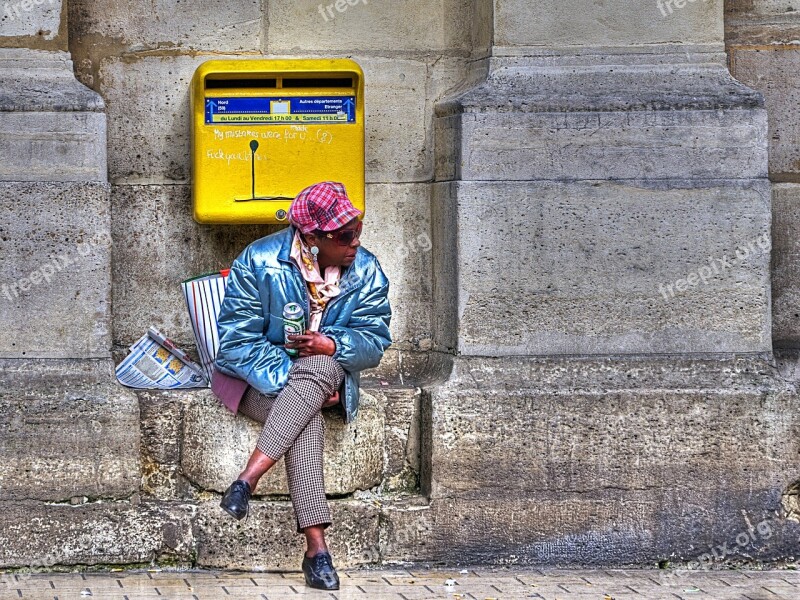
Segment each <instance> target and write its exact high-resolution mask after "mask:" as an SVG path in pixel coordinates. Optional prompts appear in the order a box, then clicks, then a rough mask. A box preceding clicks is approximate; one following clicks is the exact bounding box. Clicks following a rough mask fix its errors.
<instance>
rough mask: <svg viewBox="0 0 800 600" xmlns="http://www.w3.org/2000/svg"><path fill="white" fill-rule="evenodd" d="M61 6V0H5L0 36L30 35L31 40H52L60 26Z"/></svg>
mask: <svg viewBox="0 0 800 600" xmlns="http://www.w3.org/2000/svg"><path fill="white" fill-rule="evenodd" d="M61 8H62V0H47V1H45V0H39V1H35V0H30V1H29V2H24V1H22V0H14V1H9V2H6V3H5V4H4V5H3V13H2V16H0V38H11V37H30V38H32V39H31V41H32V42H33V40H35V39H37V38H43V39H45V40H54V39H55V38H56V37H58V34H59V30H60V28H61ZM34 43H35V42H34ZM31 45H33V44H31Z"/></svg>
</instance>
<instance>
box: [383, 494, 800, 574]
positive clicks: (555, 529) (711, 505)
mask: <svg viewBox="0 0 800 600" xmlns="http://www.w3.org/2000/svg"><path fill="white" fill-rule="evenodd" d="M687 500H688V499H687V498H684V497H682V496H681V494H680V493H678V492H676V493H674V494H669V495H667V496H666V497H664V498H654V497H653V494H652V493H650V492H631V493H620V492H617V493H614V494H612V495H610V496H606V497H593V496H592V495H589V494H578V493H574V494H572V495H566V494H562V495H557V496H551V497H541V496H537V497H535V498H528V499H523V498H520V499H510V498H485V499H480V500H463V499H458V498H442V499H435V500H432V501H431V502H430V504H426V503H424V502H423V501H414V502H411V503H408V504H406V505H404V504H401V503H397V504H394V505H392V506H388V507H384V509H383V510H382V512H381V551H382V554H381V556H382V562H383V564H392V563H405V564H408V563H428V562H430V563H432V564H434V565H449V566H455V565H470V564H491V565H509V566H510V565H540V566H565V567H572V568H574V566H575V565H583V566H592V567H623V566H624V567H627V566H635V567H637V568H641V567H643V566H648V565H650V566H653V567H655V566H657V565H658V564H659V563H660V562H661V561H664V560H668V561H669V562H670V563H673V564H682V563H692V562H699V564H700V565H702V566H703V567H704V568H705V567H707V566H709V565H710V564H711V563H713V564H714V565H715V566H719V567H721V568H731V567H732V566H737V565H741V564H752V563H753V561H758V562H759V563H762V562H766V563H769V562H777V561H780V560H782V559H789V560H793V558H792V557H794V556H796V550H797V538H798V535H800V525H798V523H797V522H795V521H790V520H786V519H785V518H783V517H780V516H778V515H777V514H776V512H775V509H776V505H775V504H774V498H773V497H771V496H770V497H765V496H762V495H760V494H754V495H750V494H748V493H744V494H733V495H726V493H725V491H724V490H723V491H720V494H719V495H715V494H708V495H707V496H706V497H704V498H702V500H703V501H704V502H706V503H704V504H703V505H702V506H705V507H708V508H707V509H703V508H701V505H694V504H691V505H687V504H686V503H687ZM683 509H687V510H683ZM744 538H747V542H746V543H743V542H744ZM737 540H739V541H738V542H737ZM719 548H724V551H722V553H721V551H720V550H719ZM695 568H696V566H695Z"/></svg>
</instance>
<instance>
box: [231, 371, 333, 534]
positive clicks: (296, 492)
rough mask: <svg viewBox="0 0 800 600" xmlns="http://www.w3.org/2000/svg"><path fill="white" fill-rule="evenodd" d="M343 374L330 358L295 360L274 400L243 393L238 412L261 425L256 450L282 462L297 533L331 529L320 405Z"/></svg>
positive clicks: (253, 392) (250, 391) (252, 392)
mask: <svg viewBox="0 0 800 600" xmlns="http://www.w3.org/2000/svg"><path fill="white" fill-rule="evenodd" d="M343 381H344V370H343V369H342V367H341V365H340V364H339V363H338V362H336V361H335V360H334V359H333V358H331V357H330V356H325V355H316V356H308V357H305V358H299V359H297V360H296V361H295V362H294V364H292V368H291V369H290V370H289V380H288V382H287V383H286V385H285V386H284V387H283V389H282V390H281V391H280V392H279V393H278V395H277V396H268V395H266V394H262V393H261V392H259V391H258V390H257V389H255V388H254V387H252V386H250V387H248V388H247V391H246V392H245V394H244V396H243V397H242V401H241V403H240V404H239V412H240V413H241V414H243V415H245V416H247V417H250V418H251V419H254V420H256V421H258V422H259V423H263V424H264V427H263V429H262V430H261V435H260V436H259V438H258V443H257V444H256V447H257V448H258V449H259V450H261V452H263V453H264V454H266V455H267V456H269V457H270V458H271V459H273V460H276V461H277V460H278V459H280V458H281V457H282V456H283V457H284V459H285V463H286V478H287V479H288V481H289V494H290V496H291V498H292V506H293V507H294V513H295V520H296V522H297V532H298V533H302V531H303V529H304V528H305V527H309V526H311V525H323V526H324V527H326V528H327V527H328V526H329V525H330V524H331V513H330V509H329V507H328V502H327V500H326V499H325V480H324V477H323V473H322V452H323V449H324V444H325V420H324V419H323V418H322V414H321V412H320V410H321V408H322V405H323V404H324V403H325V402H326V401H327V400H328V399H329V398H330V397H331V396H333V394H334V393H335V392H336V390H338V389H339V386H341V385H342V382H343Z"/></svg>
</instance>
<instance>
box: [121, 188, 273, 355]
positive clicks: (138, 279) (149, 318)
mask: <svg viewBox="0 0 800 600" xmlns="http://www.w3.org/2000/svg"><path fill="white" fill-rule="evenodd" d="M111 203H112V211H113V214H114V221H113V226H114V230H113V239H114V257H115V260H114V263H113V265H112V269H113V281H114V286H113V295H114V298H113V300H114V343H115V344H119V345H123V346H126V347H127V346H129V345H130V344H132V343H133V342H135V341H136V340H137V339H139V337H141V335H142V334H143V333H144V332H145V331H146V329H147V327H148V326H149V325H154V326H155V327H158V328H159V329H160V330H161V331H163V332H164V333H165V334H166V335H168V336H169V337H170V338H171V339H173V340H174V341H175V343H176V344H178V345H179V346H182V347H184V348H189V349H193V348H194V337H193V335H192V330H191V326H190V324H189V313H188V311H187V310H186V301H185V299H184V297H183V292H182V291H181V285H180V283H181V281H183V280H184V279H188V278H189V277H193V276H195V275H200V274H202V273H210V272H212V271H218V270H220V269H227V268H229V267H230V266H231V263H233V260H234V259H235V258H236V256H237V255H238V254H239V253H240V252H241V251H242V250H244V248H245V246H247V245H248V244H249V243H250V242H252V241H255V240H257V239H258V238H260V237H263V236H264V235H267V234H268V233H270V232H271V231H275V228H271V227H268V226H258V225H253V226H245V227H235V228H231V227H225V226H209V225H199V224H197V223H196V222H195V221H194V220H193V219H192V202H191V189H190V187H189V186H188V185H169V186H155V185H135V186H128V185H115V186H113V187H112V192H111ZM143 299H147V302H143ZM156 306H157V307H158V310H154V309H153V307H156Z"/></svg>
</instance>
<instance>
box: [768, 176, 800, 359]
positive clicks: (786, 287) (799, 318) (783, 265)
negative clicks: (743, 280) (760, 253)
mask: <svg viewBox="0 0 800 600" xmlns="http://www.w3.org/2000/svg"><path fill="white" fill-rule="evenodd" d="M799 208H800V185H798V184H792V183H785V184H777V185H775V186H773V195H772V338H773V340H774V343H775V345H776V346H778V347H792V346H797V345H798V344H800V309H799V307H800V218H799V217H798V215H800V210H798V209H799Z"/></svg>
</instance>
